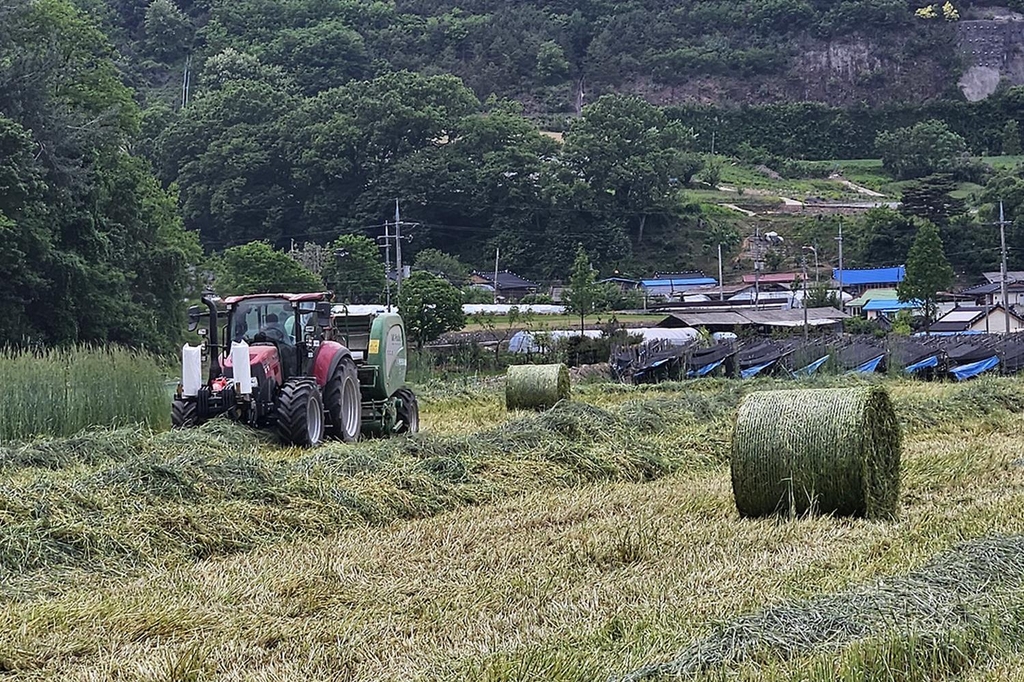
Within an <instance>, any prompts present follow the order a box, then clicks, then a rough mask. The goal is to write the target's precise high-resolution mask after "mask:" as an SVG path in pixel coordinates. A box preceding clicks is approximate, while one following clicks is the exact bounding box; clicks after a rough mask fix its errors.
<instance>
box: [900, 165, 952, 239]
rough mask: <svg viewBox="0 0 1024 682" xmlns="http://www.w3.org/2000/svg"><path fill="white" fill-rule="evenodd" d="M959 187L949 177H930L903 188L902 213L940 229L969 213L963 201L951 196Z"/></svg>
mask: <svg viewBox="0 0 1024 682" xmlns="http://www.w3.org/2000/svg"><path fill="white" fill-rule="evenodd" d="M956 188H957V185H956V183H955V182H953V179H952V178H950V177H949V176H929V177H927V178H922V179H921V180H919V181H917V182H914V183H912V184H909V185H906V186H904V187H903V195H902V196H901V197H900V213H902V214H904V215H908V216H914V217H917V218H921V219H922V220H928V221H930V222H932V223H934V224H935V225H938V226H940V227H942V226H944V225H948V224H949V222H950V220H952V219H953V218H954V217H955V216H959V215H963V214H964V213H965V212H966V211H967V207H966V206H965V205H964V201H963V199H957V198H955V197H953V196H952V195H951V192H953V191H955V190H956Z"/></svg>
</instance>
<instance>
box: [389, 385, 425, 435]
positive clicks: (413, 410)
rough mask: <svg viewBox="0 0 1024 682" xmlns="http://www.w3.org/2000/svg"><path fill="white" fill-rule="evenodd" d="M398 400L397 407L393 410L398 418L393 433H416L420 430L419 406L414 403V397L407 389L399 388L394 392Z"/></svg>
mask: <svg viewBox="0 0 1024 682" xmlns="http://www.w3.org/2000/svg"><path fill="white" fill-rule="evenodd" d="M395 397H396V398H398V407H397V408H396V409H395V412H396V413H397V414H396V416H397V417H398V428H396V429H395V433H417V432H419V430H420V406H419V403H418V402H417V401H416V395H415V394H414V393H413V392H412V391H410V390H409V389H407V388H400V389H398V390H397V391H395Z"/></svg>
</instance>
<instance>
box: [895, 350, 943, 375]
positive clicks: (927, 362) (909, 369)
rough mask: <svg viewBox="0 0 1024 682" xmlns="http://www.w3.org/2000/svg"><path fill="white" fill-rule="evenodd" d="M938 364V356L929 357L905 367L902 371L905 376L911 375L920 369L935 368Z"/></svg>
mask: <svg viewBox="0 0 1024 682" xmlns="http://www.w3.org/2000/svg"><path fill="white" fill-rule="evenodd" d="M938 364H939V356H938V355H929V356H928V357H926V358H925V359H924V360H919V361H918V362H915V363H914V364H912V365H907V366H906V367H904V368H903V371H904V372H906V373H907V374H913V373H914V372H920V371H921V370H922V369H928V368H929V367H935V366H936V365H938Z"/></svg>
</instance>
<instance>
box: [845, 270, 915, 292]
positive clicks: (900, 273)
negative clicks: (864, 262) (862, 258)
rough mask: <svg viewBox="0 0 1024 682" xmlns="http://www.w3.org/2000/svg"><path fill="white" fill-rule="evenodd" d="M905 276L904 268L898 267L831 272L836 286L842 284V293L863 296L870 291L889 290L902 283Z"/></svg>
mask: <svg viewBox="0 0 1024 682" xmlns="http://www.w3.org/2000/svg"><path fill="white" fill-rule="evenodd" d="M906 275H907V269H906V267H904V266H902V265H898V266H896V267H892V268H863V269H856V270H850V269H845V268H844V269H843V270H839V268H835V269H833V270H832V279H833V280H835V282H836V284H837V285H838V284H839V283H842V288H843V291H849V292H850V293H854V294H863V293H864V292H865V291H868V290H870V289H890V288H893V287H895V286H896V285H897V284H899V283H900V282H902V281H903V278H904V277H906Z"/></svg>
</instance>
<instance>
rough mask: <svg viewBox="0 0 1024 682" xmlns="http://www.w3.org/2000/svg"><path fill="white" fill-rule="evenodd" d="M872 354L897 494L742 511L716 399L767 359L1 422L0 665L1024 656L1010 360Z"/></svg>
mask: <svg viewBox="0 0 1024 682" xmlns="http://www.w3.org/2000/svg"><path fill="white" fill-rule="evenodd" d="M873 381H881V382H885V385H886V386H888V387H889V388H890V390H891V393H892V396H893V400H894V402H895V405H896V410H897V414H898V417H899V419H900V422H901V424H902V426H903V428H904V430H905V437H904V458H903V467H902V493H901V499H900V506H899V512H898V514H897V516H896V518H895V519H893V520H888V521H868V520H859V519H832V518H804V519H796V520H778V519H759V520H751V519H740V518H739V515H738V514H737V512H736V509H735V506H734V504H733V499H732V491H731V486H730V479H729V466H728V454H729V446H730V434H731V428H732V420H733V418H734V415H735V412H736V407H737V405H738V403H739V401H740V399H741V397H742V394H743V393H744V392H747V391H751V390H762V389H766V388H774V387H776V386H778V385H777V384H774V383H772V382H771V381H770V380H764V381H747V382H737V381H728V380H709V381H701V382H692V381H691V382H688V383H685V384H661V385H656V386H642V387H626V386H618V385H611V384H599V383H598V384H590V385H586V386H583V387H577V390H576V393H575V397H576V398H577V399H578V400H577V402H576V404H570V405H568V406H566V405H564V404H563V405H560V406H559V407H556V408H555V409H554V410H552V411H549V412H546V413H541V414H537V415H534V414H514V415H511V416H509V415H507V414H506V413H505V411H504V408H503V404H502V395H503V393H502V385H501V383H500V381H498V382H493V381H492V380H487V381H471V380H466V381H462V382H457V383H444V384H440V383H439V384H434V385H429V386H425V387H423V390H422V395H423V423H424V428H425V429H427V431H426V432H425V433H423V434H421V435H420V436H418V437H415V438H412V439H396V440H390V441H387V440H383V441H370V442H364V443H360V444H358V445H356V446H345V445H338V444H333V445H328V446H325V447H322V448H320V449H317V450H313V451H301V450H290V449H279V448H277V447H276V446H274V445H273V444H272V443H270V442H268V441H266V440H265V439H264V438H263V437H262V436H260V435H257V434H253V433H251V432H249V431H246V430H244V429H241V428H238V427H235V426H233V425H230V424H221V423H212V424H209V425H207V426H206V427H204V428H203V429H200V430H196V431H187V432H170V433H154V432H151V431H149V430H148V429H147V428H145V427H138V426H126V427H121V428H118V429H115V430H105V431H104V430H91V431H86V432H84V433H81V434H78V435H75V436H71V437H67V438H57V439H46V440H35V441H32V442H29V443H24V444H8V445H7V446H6V447H0V466H2V467H3V474H4V483H3V486H2V487H0V519H2V525H0V589H2V594H3V603H2V606H0V669H3V670H5V671H9V672H10V674H11V676H12V677H13V678H14V679H26V680H36V679H49V680H58V679H59V680H98V679H122V680H307V679H332V680H367V681H369V680H381V679H389V680H390V679H394V680H417V679H421V680H452V681H454V680H465V679H476V680H495V681H496V680H578V681H581V682H582V681H584V680H588V681H589V680H619V679H622V680H662V679H676V678H678V677H682V678H683V679H711V680H762V679H767V680H794V681H795V680H822V681H824V680H835V679H848V680H863V679H869V680H904V679H910V680H933V679H965V680H972V681H973V680H1009V679H1020V674H1019V673H1018V669H1019V668H1021V667H1022V666H1024V650H1022V646H1024V633H1022V629H1024V551H1022V550H1024V540H1022V538H1024V453H1022V451H1021V447H1020V443H1021V436H1020V434H1021V432H1022V427H1024V386H1019V385H1018V383H1017V381H1016V380H1014V379H1009V378H994V379H985V380H979V381H976V382H973V383H968V384H963V385H952V384H937V383H936V384H925V383H921V382H906V383H904V382H900V381H895V380H886V379H881V378H877V379H874V380H873ZM864 382H865V380H864V379H859V378H855V377H836V378H827V379H820V380H817V381H815V382H813V383H807V384H805V385H806V386H824V385H828V386H844V385H862V384H863V383H864ZM784 385H785V387H786V388H792V387H793V386H794V384H793V382H792V381H787V382H785V384H784Z"/></svg>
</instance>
